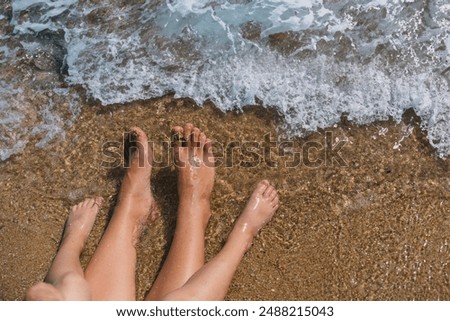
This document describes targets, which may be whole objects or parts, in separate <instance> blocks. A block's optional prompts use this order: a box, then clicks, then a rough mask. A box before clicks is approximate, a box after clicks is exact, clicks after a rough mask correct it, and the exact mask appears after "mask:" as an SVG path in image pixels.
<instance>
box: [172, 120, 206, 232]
mask: <svg viewBox="0 0 450 321" xmlns="http://www.w3.org/2000/svg"><path fill="white" fill-rule="evenodd" d="M172 131H173V133H174V134H175V136H178V141H177V142H176V144H175V149H174V151H175V164H176V166H177V169H178V195H179V197H180V206H192V205H194V204H199V205H200V206H203V205H205V206H207V207H208V211H204V212H205V213H206V214H205V217H204V222H205V225H206V223H207V222H208V219H209V216H210V211H209V200H210V197H211V192H212V189H213V186H214V175H215V167H214V161H215V160H214V155H213V153H212V146H211V141H210V140H209V139H207V138H206V135H205V134H204V133H203V132H201V131H200V130H199V129H198V128H197V127H194V126H193V125H192V124H186V125H184V127H180V126H175V127H174V128H172Z"/></svg>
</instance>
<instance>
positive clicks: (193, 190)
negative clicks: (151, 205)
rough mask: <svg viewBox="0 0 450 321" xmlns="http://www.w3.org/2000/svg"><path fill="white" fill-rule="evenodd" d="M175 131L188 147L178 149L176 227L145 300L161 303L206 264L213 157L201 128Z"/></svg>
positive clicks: (176, 148)
mask: <svg viewBox="0 0 450 321" xmlns="http://www.w3.org/2000/svg"><path fill="white" fill-rule="evenodd" d="M173 131H174V133H175V134H176V135H182V136H183V140H184V144H185V145H186V146H185V147H182V146H180V145H177V146H176V147H175V162H176V165H177V169H178V194H179V198H180V202H179V205H178V214H177V223H176V228H175V234H174V238H173V240H172V244H171V247H170V250H169V253H168V255H167V258H166V260H165V262H164V265H163V267H162V268H161V271H160V272H159V275H158V277H157V279H156V281H155V283H154V284H153V286H152V288H151V290H150V292H149V294H148V295H147V297H146V300H161V299H162V298H163V297H164V296H166V295H167V294H168V293H170V292H172V291H174V290H175V289H178V288H179V287H181V286H182V285H183V284H185V283H186V281H187V280H189V278H190V277H191V276H192V275H193V274H194V273H195V272H197V271H198V270H199V269H200V268H201V267H202V266H203V265H204V263H205V229H206V225H207V224H208V220H209V217H210V216H211V210H210V202H209V198H210V195H211V192H212V188H213V185H214V157H213V155H212V153H211V149H210V144H209V143H208V142H207V139H206V136H205V134H204V133H201V132H200V130H199V129H198V128H196V127H193V125H191V124H186V125H185V126H184V128H181V127H174V129H173ZM192 160H195V162H194V161H192Z"/></svg>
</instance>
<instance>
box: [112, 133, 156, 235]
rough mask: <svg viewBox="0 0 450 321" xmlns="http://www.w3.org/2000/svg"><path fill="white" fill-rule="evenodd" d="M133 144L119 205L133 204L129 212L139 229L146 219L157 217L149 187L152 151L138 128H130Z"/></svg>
mask: <svg viewBox="0 0 450 321" xmlns="http://www.w3.org/2000/svg"><path fill="white" fill-rule="evenodd" d="M131 136H132V138H133V143H134V144H135V145H136V146H135V150H134V152H133V153H132V155H131V158H130V161H129V166H128V169H127V172H126V174H125V175H124V178H123V181H122V185H121V188H120V193H119V204H121V203H124V205H125V206H131V204H133V209H139V210H134V211H133V212H131V215H133V218H134V219H135V220H136V222H137V224H138V227H139V228H141V227H142V225H144V224H145V223H146V222H147V219H148V218H150V219H151V220H155V219H156V218H157V217H158V216H159V211H158V209H157V206H156V203H155V200H154V198H153V194H152V190H151V187H150V176H151V173H152V164H153V151H152V149H151V148H150V146H149V143H148V139H147V135H146V134H145V133H144V131H142V129H140V128H138V127H133V128H131Z"/></svg>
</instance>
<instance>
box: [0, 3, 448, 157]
mask: <svg viewBox="0 0 450 321" xmlns="http://www.w3.org/2000/svg"><path fill="white" fill-rule="evenodd" d="M11 5H12V6H11V10H8V7H7V6H6V9H3V11H1V9H0V23H3V26H10V30H9V31H6V32H2V33H1V34H0V64H2V65H5V66H6V65H9V66H11V65H14V64H18V63H19V61H21V62H23V59H25V58H24V57H26V56H28V57H31V58H30V59H32V60H33V61H34V65H35V66H36V67H37V68H38V69H39V72H43V71H44V72H46V73H54V74H55V75H56V76H55V77H54V78H55V80H54V83H53V84H54V87H65V83H68V84H69V85H71V86H73V85H81V86H83V87H84V88H85V89H86V91H87V93H88V94H89V95H90V96H92V97H93V98H95V99H98V100H99V101H100V102H101V103H102V104H103V105H108V104H115V103H125V102H129V101H133V100H139V99H148V98H152V97H155V96H160V95H163V94H165V93H167V92H174V93H175V96H176V97H191V98H193V99H194V100H195V101H196V102H197V103H199V104H201V103H203V102H204V101H205V100H211V101H213V102H214V103H215V104H216V105H217V106H218V107H219V108H220V109H222V110H230V109H236V108H237V109H240V108H242V107H243V106H245V105H248V104H255V103H262V104H263V105H265V106H272V107H275V108H276V109H277V110H278V111H279V113H280V114H281V115H282V116H283V117H284V119H285V121H284V124H285V127H286V129H287V130H288V132H289V133H290V134H293V135H295V134H300V135H301V134H303V133H305V132H310V131H314V130H317V129H318V128H321V127H326V126H331V125H333V124H335V123H337V122H338V121H339V120H340V117H341V115H342V114H343V113H345V114H347V115H348V118H349V119H351V120H353V121H355V122H357V123H361V124H363V123H370V122H373V121H375V120H384V119H387V118H388V117H389V116H391V117H393V118H394V119H395V120H400V119H401V115H402V114H403V112H404V111H405V110H406V109H409V108H414V109H415V111H416V113H417V114H418V115H419V116H420V117H421V118H422V125H423V128H424V129H425V130H426V131H427V132H428V137H429V140H430V143H431V144H432V145H433V146H434V147H436V148H437V151H438V154H439V155H440V156H441V157H445V156H447V155H448V154H449V153H450V139H449V137H450V135H449V134H450V93H449V77H450V71H449V67H450V31H449V30H450V4H449V3H448V1H446V0H433V1H411V0H373V1H322V0H304V1H295V0H254V1H250V0H229V1H223V0H221V1H208V0H190V1H181V0H178V1H177V0H167V1H128V2H127V1H121V2H120V1H116V2H114V5H113V4H112V3H110V2H108V1H103V2H98V1H81V0H57V1H50V0H45V1H31V0H13V1H12V2H11ZM36 57H37V58H36ZM47 67H48V68H47ZM60 74H62V76H61V77H59V75H60ZM47 76H48V75H47ZM2 77H3V80H2ZM58 77H59V78H58ZM56 78H57V79H58V80H56ZM46 79H47V78H46ZM61 79H62V80H61ZM58 81H59V82H58ZM43 82H44V83H49V82H48V80H45V81H44V80H43ZM27 88H28V89H30V88H32V89H33V92H34V93H35V92H39V91H41V92H42V93H47V92H48V88H46V86H43V83H42V82H39V79H38V80H36V79H33V77H28V78H27V77H25V76H23V75H22V76H18V75H16V76H10V75H9V76H5V73H4V72H3V73H2V72H0V117H1V118H0V125H1V126H3V128H4V129H6V130H13V129H14V130H15V132H16V133H18V134H17V135H16V136H15V137H8V135H2V137H1V140H0V142H1V143H2V145H1V148H2V152H1V154H0V157H1V159H6V158H8V157H9V155H11V154H14V153H16V152H19V151H20V149H21V148H23V147H24V146H25V144H26V143H27V141H28V140H29V139H30V137H31V136H32V133H33V131H35V132H36V131H38V132H40V134H41V136H43V138H41V140H40V141H39V142H38V144H41V145H42V146H44V145H45V143H46V142H48V141H51V140H52V139H54V138H55V137H56V136H58V135H57V134H55V133H60V134H61V133H63V132H64V130H65V129H67V128H68V127H70V124H69V123H70V122H72V121H73V120H74V119H75V118H76V115H77V114H78V110H79V104H80V100H79V97H77V94H76V92H74V91H73V90H71V88H73V87H69V89H66V88H62V89H60V91H61V90H63V91H64V93H63V95H59V94H58V92H55V95H56V96H57V97H59V99H60V100H62V101H69V100H70V101H71V104H69V105H68V107H67V108H68V109H69V111H70V114H71V116H70V117H69V118H67V117H66V118H64V117H63V116H62V115H65V114H66V112H64V113H62V112H61V111H60V110H59V109H58V108H56V109H55V108H54V109H53V110H52V108H47V109H46V110H48V112H46V113H43V112H42V110H40V113H41V114H42V116H41V117H37V118H36V119H37V121H35V122H29V124H28V125H27V126H28V127H26V128H27V129H26V131H23V130H22V131H21V130H20V129H18V128H15V127H14V126H16V127H17V124H21V122H22V123H23V120H21V117H24V116H23V115H25V117H28V116H27V115H28V114H29V112H28V111H26V112H24V111H23V110H22V109H23V107H17V106H18V105H20V104H22V105H23V100H27V99H26V98H23V97H24V96H25V97H26V96H27V94H26V93H25V92H26V89H27ZM61 93H62V91H61ZM53 97H54V96H53ZM68 97H71V98H70V99H69V98H68ZM53 99H54V98H53ZM44 102H45V101H44ZM49 104H51V102H50V100H49ZM66 119H70V121H69V120H66ZM43 125H45V126H43ZM23 127H24V126H23V125H20V128H23ZM3 132H4V130H3ZM52 133H53V135H52ZM18 136H19V137H18Z"/></svg>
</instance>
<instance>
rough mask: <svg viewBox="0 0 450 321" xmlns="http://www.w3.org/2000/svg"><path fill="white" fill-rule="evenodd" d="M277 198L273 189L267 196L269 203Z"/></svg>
mask: <svg viewBox="0 0 450 321" xmlns="http://www.w3.org/2000/svg"><path fill="white" fill-rule="evenodd" d="M276 196H277V190H276V189H273V191H272V192H271V193H270V195H269V199H270V201H273V200H274V199H275V197H276Z"/></svg>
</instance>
